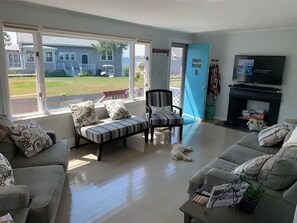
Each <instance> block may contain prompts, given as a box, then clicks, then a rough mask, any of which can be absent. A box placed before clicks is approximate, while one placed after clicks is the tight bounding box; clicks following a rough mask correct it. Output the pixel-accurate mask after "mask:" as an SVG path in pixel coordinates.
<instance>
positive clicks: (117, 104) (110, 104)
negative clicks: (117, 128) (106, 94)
mask: <svg viewBox="0 0 297 223" xmlns="http://www.w3.org/2000/svg"><path fill="white" fill-rule="evenodd" d="M104 107H105V108H106V110H107V112H108V115H109V117H110V118H111V119H113V120H119V119H124V118H130V117H131V115H130V113H129V111H128V110H127V108H126V107H125V106H124V101H123V100H108V101H105V102H104Z"/></svg>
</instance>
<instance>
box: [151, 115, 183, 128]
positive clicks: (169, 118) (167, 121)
mask: <svg viewBox="0 0 297 223" xmlns="http://www.w3.org/2000/svg"><path fill="white" fill-rule="evenodd" d="M149 122H150V125H153V126H154V125H156V126H158V125H182V124H183V122H184V119H183V118H182V117H180V116H179V114H175V113H173V114H171V115H161V114H160V115H155V114H152V117H151V119H150V121H149Z"/></svg>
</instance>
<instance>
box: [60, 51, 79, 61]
mask: <svg viewBox="0 0 297 223" xmlns="http://www.w3.org/2000/svg"><path fill="white" fill-rule="evenodd" d="M61 54H62V55H63V60H61V59H60V55H61ZM65 54H69V60H65ZM71 55H74V60H71ZM58 60H59V61H61V62H73V61H76V53H75V52H59V51H58Z"/></svg>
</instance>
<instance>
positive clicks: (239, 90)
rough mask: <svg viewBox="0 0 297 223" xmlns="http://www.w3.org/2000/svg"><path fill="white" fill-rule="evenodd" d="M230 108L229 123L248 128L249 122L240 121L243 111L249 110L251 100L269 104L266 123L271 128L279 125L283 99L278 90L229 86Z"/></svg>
mask: <svg viewBox="0 0 297 223" xmlns="http://www.w3.org/2000/svg"><path fill="white" fill-rule="evenodd" d="M229 87H230V93H229V106H228V116H227V122H228V123H229V124H232V125H242V126H246V123H247V121H246V120H243V119H240V117H241V116H242V111H243V110H246V109H247V104H248V101H249V100H253V101H260V102H267V103H269V110H268V111H266V115H265V118H264V121H265V123H266V124H267V125H268V126H270V125H274V124H276V123H277V120H278V115H279V108H280V103H281V98H282V93H281V90H280V89H278V88H267V87H258V86H250V85H238V84H235V85H229Z"/></svg>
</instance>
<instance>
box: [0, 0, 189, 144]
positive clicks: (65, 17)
mask: <svg viewBox="0 0 297 223" xmlns="http://www.w3.org/2000/svg"><path fill="white" fill-rule="evenodd" d="M98 10H104V9H103V8H101V9H98ZM144 13H145V12H144ZM0 21H4V22H14V23H20V24H28V25H39V26H47V27H51V28H56V29H67V30H71V31H77V32H88V33H97V34H103V35H113V36H120V37H130V38H139V39H146V40H151V41H152V42H153V45H152V47H153V48H166V49H168V48H169V41H170V40H171V39H179V40H185V41H187V40H190V39H191V37H192V35H190V34H186V33H181V32H174V31H168V30H162V29H157V28H151V27H147V26H141V25H136V24H131V23H125V22H120V21H115V20H111V19H105V18H100V17H95V16H89V15H85V14H80V13H74V12H69V11H65V10H56V9H51V8H45V7H37V6H34V5H30V4H22V3H17V2H9V1H2V2H0ZM168 60H169V57H168V56H167V55H166V54H152V58H151V77H150V87H151V88H166V87H167V83H168V81H167V74H168V73H169V72H168ZM0 75H6V74H1V73H0ZM0 87H1V85H0ZM127 108H128V110H129V111H130V112H131V113H132V114H135V115H137V114H141V115H143V114H144V112H145V103H144V101H142V102H136V103H129V104H127ZM0 110H2V105H1V100H0ZM97 112H98V113H99V114H100V113H102V112H104V109H103V108H100V109H97ZM34 120H36V121H37V122H39V123H40V124H41V126H42V127H43V128H44V129H47V130H54V131H55V132H56V133H57V136H58V139H66V138H67V139H70V144H71V145H73V136H74V131H73V122H72V119H71V115H70V113H66V114H59V115H50V116H47V117H41V118H36V119H34Z"/></svg>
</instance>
